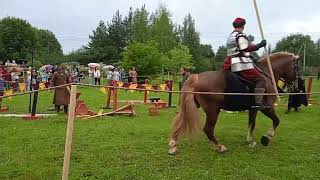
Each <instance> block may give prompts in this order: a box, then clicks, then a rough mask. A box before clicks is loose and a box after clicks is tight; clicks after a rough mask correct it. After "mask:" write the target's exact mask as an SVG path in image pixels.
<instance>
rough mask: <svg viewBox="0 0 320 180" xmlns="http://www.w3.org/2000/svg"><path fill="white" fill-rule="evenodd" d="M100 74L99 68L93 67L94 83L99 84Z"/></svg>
mask: <svg viewBox="0 0 320 180" xmlns="http://www.w3.org/2000/svg"><path fill="white" fill-rule="evenodd" d="M100 76H101V73H100V70H99V69H98V68H97V67H95V68H94V71H93V77H94V85H97V82H98V83H99V85H100Z"/></svg>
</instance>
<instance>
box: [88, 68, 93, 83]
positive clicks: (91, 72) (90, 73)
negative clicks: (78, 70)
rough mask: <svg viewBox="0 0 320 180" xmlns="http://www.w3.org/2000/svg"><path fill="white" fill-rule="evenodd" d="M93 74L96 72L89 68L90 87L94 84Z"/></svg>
mask: <svg viewBox="0 0 320 180" xmlns="http://www.w3.org/2000/svg"><path fill="white" fill-rule="evenodd" d="M93 72H94V69H93V67H89V70H88V74H89V84H90V85H93V84H94V77H93Z"/></svg>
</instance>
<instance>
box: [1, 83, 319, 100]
mask: <svg viewBox="0 0 320 180" xmlns="http://www.w3.org/2000/svg"><path fill="white" fill-rule="evenodd" d="M72 84H74V85H79V86H84V87H96V88H101V87H104V88H112V89H120V90H134V91H149V92H163V93H175V94H180V93H191V94H202V95H234V96H255V95H262V96H277V95H280V96H289V95H317V94H320V92H311V93H225V92H195V91H166V90H154V89H148V90H147V89H142V88H135V89H131V88H125V87H114V86H108V85H91V84H82V83H69V84H64V85H60V86H53V87H49V88H46V89H41V90H33V91H27V92H22V93H16V94H12V95H6V96H0V99H4V98H9V97H13V96H21V95H25V94H32V93H35V92H42V91H48V90H54V89H56V88H61V87H66V86H70V85H72Z"/></svg>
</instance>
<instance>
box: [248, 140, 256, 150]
mask: <svg viewBox="0 0 320 180" xmlns="http://www.w3.org/2000/svg"><path fill="white" fill-rule="evenodd" d="M256 145H257V143H256V142H255V141H253V142H249V147H250V148H254V147H256Z"/></svg>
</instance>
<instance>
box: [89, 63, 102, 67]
mask: <svg viewBox="0 0 320 180" xmlns="http://www.w3.org/2000/svg"><path fill="white" fill-rule="evenodd" d="M88 66H89V67H100V64H98V63H89V64H88Z"/></svg>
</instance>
